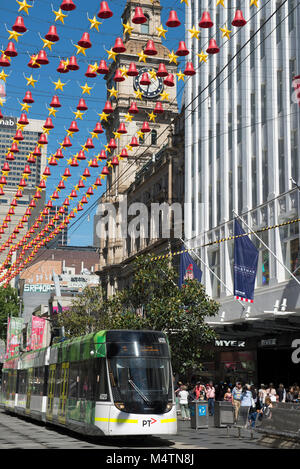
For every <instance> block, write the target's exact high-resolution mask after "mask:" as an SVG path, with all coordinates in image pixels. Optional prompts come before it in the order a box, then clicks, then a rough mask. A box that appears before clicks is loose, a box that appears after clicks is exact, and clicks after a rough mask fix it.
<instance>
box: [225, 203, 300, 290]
mask: <svg viewBox="0 0 300 469" xmlns="http://www.w3.org/2000/svg"><path fill="white" fill-rule="evenodd" d="M232 212H233V214H234V215H235V216H236V217H238V218H239V219H240V220H241V221H242V222H243V223H244V224H245V225H246V227H247V228H248V230H250V232H251V233H252V234H254V236H255V237H256V238H257V239H258V240H259V242H260V243H261V244H262V245H263V246H264V247H265V248H266V249H267V250H268V251H269V252H270V253H271V254H272V256H274V257H275V259H276V260H277V262H279V264H280V265H281V266H282V267H283V268H284V269H285V270H286V271H287V272H288V273H289V274H290V275H291V276H292V277H293V279H294V280H296V282H297V283H298V285H300V282H299V280H298V279H297V278H296V277H295V275H294V274H293V273H292V272H291V271H290V270H289V269H288V268H287V267H286V266H285V265H284V264H283V262H281V260H280V259H278V257H277V256H276V254H275V253H274V252H273V251H272V249H270V248H269V246H267V245H266V243H265V242H264V241H263V240H262V239H261V238H260V237H259V236H257V234H256V233H255V232H254V231H253V230H252V229H251V228H250V226H249V225H247V223H246V222H245V221H244V220H243V218H242V217H240V215H238V214H237V213H236V212H235V211H234V210H232Z"/></svg>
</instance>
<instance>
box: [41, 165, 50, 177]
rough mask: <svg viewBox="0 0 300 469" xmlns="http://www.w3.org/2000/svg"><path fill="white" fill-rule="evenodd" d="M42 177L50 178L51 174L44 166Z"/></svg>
mask: <svg viewBox="0 0 300 469" xmlns="http://www.w3.org/2000/svg"><path fill="white" fill-rule="evenodd" d="M43 175H44V176H51V172H50V168H48V166H46V168H45V170H44V172H43Z"/></svg>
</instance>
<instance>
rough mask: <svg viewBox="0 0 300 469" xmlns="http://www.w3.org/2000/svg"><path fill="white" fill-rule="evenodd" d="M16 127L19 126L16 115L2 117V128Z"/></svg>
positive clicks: (0, 123) (0, 122) (0, 125)
mask: <svg viewBox="0 0 300 469" xmlns="http://www.w3.org/2000/svg"><path fill="white" fill-rule="evenodd" d="M16 127H17V119H16V117H2V119H0V128H1V129H14V128H16Z"/></svg>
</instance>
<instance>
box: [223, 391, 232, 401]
mask: <svg viewBox="0 0 300 469" xmlns="http://www.w3.org/2000/svg"><path fill="white" fill-rule="evenodd" d="M223 400H224V401H226V402H232V392H231V389H230V388H227V390H226V392H225V394H224V399H223Z"/></svg>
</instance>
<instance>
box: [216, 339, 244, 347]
mask: <svg viewBox="0 0 300 469" xmlns="http://www.w3.org/2000/svg"><path fill="white" fill-rule="evenodd" d="M215 345H216V347H246V342H245V341H244V340H216V341H215Z"/></svg>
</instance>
